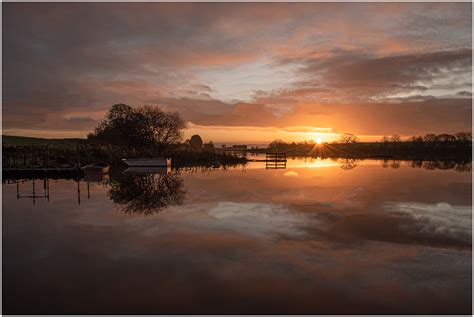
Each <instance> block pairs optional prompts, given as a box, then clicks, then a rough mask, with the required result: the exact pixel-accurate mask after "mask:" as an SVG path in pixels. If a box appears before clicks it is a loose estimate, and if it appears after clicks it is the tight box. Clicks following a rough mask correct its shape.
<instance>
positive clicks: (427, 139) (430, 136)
mask: <svg viewBox="0 0 474 317" xmlns="http://www.w3.org/2000/svg"><path fill="white" fill-rule="evenodd" d="M423 140H424V141H425V142H436V141H438V137H437V136H436V134H434V133H428V134H426V135H425V136H424V137H423Z"/></svg>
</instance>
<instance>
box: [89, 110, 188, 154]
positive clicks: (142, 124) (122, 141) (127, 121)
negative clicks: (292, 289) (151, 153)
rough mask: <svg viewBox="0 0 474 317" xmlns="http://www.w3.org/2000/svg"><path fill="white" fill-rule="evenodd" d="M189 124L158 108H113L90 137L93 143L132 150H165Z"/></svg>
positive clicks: (179, 137)
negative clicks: (150, 148)
mask: <svg viewBox="0 0 474 317" xmlns="http://www.w3.org/2000/svg"><path fill="white" fill-rule="evenodd" d="M185 127H186V124H185V122H184V120H183V118H182V117H181V115H180V114H179V113H177V112H163V111H162V110H161V109H160V108H159V107H156V106H144V107H140V108H132V107H130V106H127V105H124V104H117V105H113V106H112V107H111V108H110V109H109V111H108V112H107V114H106V116H105V119H104V120H103V121H102V122H100V123H99V125H97V127H96V128H95V130H94V132H93V133H90V134H89V135H88V139H89V140H91V141H97V142H99V143H106V144H112V145H119V146H126V147H131V148H146V147H152V148H156V149H158V150H163V149H164V148H165V147H167V146H168V145H170V144H172V143H177V142H179V141H180V140H181V138H182V130H183V129H184V128H185Z"/></svg>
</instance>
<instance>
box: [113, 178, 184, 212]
mask: <svg viewBox="0 0 474 317" xmlns="http://www.w3.org/2000/svg"><path fill="white" fill-rule="evenodd" d="M110 187H111V188H110V191H109V193H108V194H109V197H110V199H111V200H112V201H113V202H114V203H115V204H117V205H120V206H121V210H122V211H123V212H124V213H127V214H132V213H133V214H143V215H150V214H154V213H157V212H159V211H160V210H162V209H164V208H166V207H168V206H170V205H180V204H181V203H182V202H183V200H184V197H185V193H186V191H185V189H184V180H183V178H182V176H181V174H180V173H179V172H176V171H175V172H169V173H155V174H150V173H146V172H144V171H142V172H138V173H135V172H130V171H128V172H124V173H121V174H119V175H118V176H116V177H115V178H114V179H112V181H111V182H110Z"/></svg>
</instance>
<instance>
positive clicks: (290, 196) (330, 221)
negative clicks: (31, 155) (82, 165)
mask: <svg viewBox="0 0 474 317" xmlns="http://www.w3.org/2000/svg"><path fill="white" fill-rule="evenodd" d="M381 162H382V160H365V161H354V162H351V161H347V162H346V160H325V159H321V160H315V162H314V163H309V162H304V161H303V160H302V159H299V160H292V159H290V160H289V166H288V167H287V169H286V170H266V169H265V163H263V162H252V163H250V164H248V167H247V169H246V170H245V173H243V172H242V171H241V170H240V168H229V169H227V170H225V171H224V170H223V169H222V168H221V169H219V170H218V171H214V170H211V169H199V168H193V169H189V170H187V171H184V170H180V171H169V172H168V171H163V172H161V173H160V172H159V171H158V172H157V173H155V174H154V175H153V174H147V173H145V171H143V173H140V172H138V173H137V171H133V170H132V171H130V170H129V171H127V172H123V171H114V170H113V171H111V175H110V181H109V184H108V185H106V186H101V184H102V183H101V182H103V180H100V181H99V180H97V181H93V180H92V179H89V182H88V183H90V193H91V199H90V200H87V199H84V200H83V201H82V202H81V204H80V205H78V204H77V202H76V197H78V195H80V194H82V197H83V198H85V192H86V182H85V181H83V180H82V179H81V180H80V182H77V181H76V180H58V181H52V180H51V181H50V189H51V199H50V202H49V203H48V202H47V201H46V200H45V199H41V200H39V199H38V201H37V202H36V206H34V207H33V206H32V204H31V202H30V201H28V200H27V199H17V198H16V183H15V182H13V183H11V184H8V183H7V184H5V185H4V186H3V199H4V200H3V201H4V202H3V233H2V235H3V258H4V262H3V273H4V275H3V276H4V284H3V289H4V290H6V291H5V292H4V301H3V303H4V311H5V312H7V313H18V314H20V313H22V314H26V313H30V314H31V313H42V314H52V313H56V314H67V313H82V314H86V313H102V314H119V313H122V314H138V313H141V314H153V313H156V314H172V313H174V314H185V313H200V314H225V313H228V314H229V313H235V314H252V313H254V314H255V313H260V314H271V313H275V314H277V313H279V314H291V313H293V314H297V313H300V314H324V313H340V314H369V313H371V314H380V313H384V312H385V313H386V312H390V313H393V314H403V313H411V314H430V313H438V314H440V313H446V312H450V313H453V312H454V313H467V312H469V311H471V299H472V293H471V278H472V269H471V266H472V261H471V245H472V234H471V229H472V225H471V219H472V218H471V217H472V212H471V199H472V197H471V190H472V184H471V175H470V174H469V173H457V172H456V171H455V169H454V168H451V169H448V170H440V169H437V170H436V171H430V170H426V169H425V168H424V166H423V163H422V164H420V165H418V163H412V162H405V161H402V162H401V164H400V165H399V168H397V169H393V170H392V169H391V166H392V163H393V162H392V160H388V165H387V167H388V169H384V168H382V167H381ZM341 163H344V165H346V166H349V167H352V166H354V165H357V168H353V169H351V170H350V171H346V170H343V169H341V168H340V164H341ZM395 163H399V162H395ZM409 163H410V164H409ZM411 164H413V166H412V165H411ZM397 165H398V164H397ZM429 166H433V164H430V165H429ZM434 166H435V167H436V166H437V165H436V164H434ZM440 166H443V165H440ZM444 166H448V167H450V166H452V164H447V165H444ZM456 166H458V165H457V164H456ZM319 167H321V168H319ZM412 167H417V168H412ZM418 167H419V168H418ZM154 172H156V171H154ZM84 180H86V179H84ZM35 186H36V187H35V190H36V194H41V193H43V191H42V189H43V187H44V185H43V182H40V181H36V184H35ZM79 187H80V192H78V188H79ZM184 189H186V197H185V199H184V195H185V194H184ZM20 190H21V191H20V194H22V195H23V194H24V195H28V194H29V193H30V192H31V190H32V183H31V181H28V182H25V183H24V184H23V183H22V182H20ZM180 197H181V198H180ZM183 200H185V201H183ZM180 201H183V204H182V205H181V206H172V205H173V204H175V203H176V204H177V203H179V202H180ZM168 203H170V204H169V205H167V204H168ZM165 206H166V207H167V209H166V212H161V213H160V214H159V215H156V216H147V217H145V216H142V215H143V214H150V213H153V212H156V211H158V210H159V209H160V208H162V209H161V210H162V211H164V208H166V207H165ZM127 208H128V209H127ZM117 209H120V210H122V209H123V210H124V211H125V209H127V210H128V213H135V212H136V213H138V214H135V215H125V214H123V213H122V212H119V211H118V210H117ZM146 210H149V212H147V211H146ZM32 268H34V269H32ZM164 289H165V290H166V291H163V290H164ZM144 294H145V295H144ZM53 299H54V301H53ZM78 299H81V300H78ZM242 303H244V304H242Z"/></svg>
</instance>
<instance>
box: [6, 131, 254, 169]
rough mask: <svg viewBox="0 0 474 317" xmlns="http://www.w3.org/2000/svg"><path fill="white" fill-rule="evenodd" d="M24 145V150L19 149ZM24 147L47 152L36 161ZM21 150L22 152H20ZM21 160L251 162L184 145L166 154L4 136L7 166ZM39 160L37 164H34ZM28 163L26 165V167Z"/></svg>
mask: <svg viewBox="0 0 474 317" xmlns="http://www.w3.org/2000/svg"><path fill="white" fill-rule="evenodd" d="M19 146H20V147H19ZM21 146H47V153H46V154H45V153H44V152H41V151H38V152H37V153H36V159H33V155H32V153H31V152H30V149H28V148H21ZM17 151H18V153H17ZM15 155H17V156H16V157H17V158H19V161H20V162H18V164H20V165H22V166H24V165H26V166H31V165H33V164H36V165H42V164H43V161H44V160H45V158H44V156H45V155H47V163H48V165H50V166H66V165H74V164H75V165H79V166H83V165H86V164H90V163H94V162H97V161H104V162H108V163H109V164H111V165H112V166H120V165H123V163H122V159H123V158H143V157H167V158H171V160H172V164H173V166H177V167H180V166H207V165H211V164H212V163H214V162H219V163H220V164H223V165H237V164H245V163H246V162H247V160H246V159H245V158H242V157H238V156H236V155H231V154H225V153H222V152H220V151H218V150H216V151H206V150H200V151H192V150H189V149H183V148H182V147H180V146H176V145H173V146H169V147H168V148H167V149H166V150H164V151H157V150H153V149H141V150H137V149H131V148H126V147H119V146H112V145H99V144H91V143H88V142H87V141H86V140H84V139H39V138H38V139H37V138H27V137H12V136H4V137H3V167H13V165H15V164H16V162H15V161H14V159H13V158H14V157H15ZM34 161H36V163H35V162H34ZM25 163H26V164H25Z"/></svg>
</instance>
